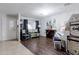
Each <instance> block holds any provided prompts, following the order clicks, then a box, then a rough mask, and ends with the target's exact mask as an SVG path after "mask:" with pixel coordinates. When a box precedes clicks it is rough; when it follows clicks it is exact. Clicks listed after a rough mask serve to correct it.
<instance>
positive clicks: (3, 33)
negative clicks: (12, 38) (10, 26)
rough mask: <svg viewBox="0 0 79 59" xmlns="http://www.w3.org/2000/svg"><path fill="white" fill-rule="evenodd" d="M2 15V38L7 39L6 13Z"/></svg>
mask: <svg viewBox="0 0 79 59" xmlns="http://www.w3.org/2000/svg"><path fill="white" fill-rule="evenodd" d="M1 17H2V19H1V20H2V40H7V23H6V21H7V20H6V14H1Z"/></svg>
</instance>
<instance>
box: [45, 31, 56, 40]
mask: <svg viewBox="0 0 79 59" xmlns="http://www.w3.org/2000/svg"><path fill="white" fill-rule="evenodd" d="M55 32H56V30H46V37H47V38H51V39H52V38H53V37H54V34H55Z"/></svg>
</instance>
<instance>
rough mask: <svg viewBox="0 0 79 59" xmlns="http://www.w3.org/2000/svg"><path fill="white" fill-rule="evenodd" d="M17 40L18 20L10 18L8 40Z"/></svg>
mask: <svg viewBox="0 0 79 59" xmlns="http://www.w3.org/2000/svg"><path fill="white" fill-rule="evenodd" d="M16 38H17V18H16V17H13V16H8V40H12V39H16Z"/></svg>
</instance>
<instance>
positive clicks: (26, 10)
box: [0, 3, 67, 18]
mask: <svg viewBox="0 0 79 59" xmlns="http://www.w3.org/2000/svg"><path fill="white" fill-rule="evenodd" d="M64 5H67V4H64V3H0V12H1V13H6V14H9V15H16V14H18V13H20V14H22V15H24V16H27V17H33V18H42V17H46V16H49V15H53V14H55V13H58V12H61V11H63V9H64V8H63V6H64Z"/></svg>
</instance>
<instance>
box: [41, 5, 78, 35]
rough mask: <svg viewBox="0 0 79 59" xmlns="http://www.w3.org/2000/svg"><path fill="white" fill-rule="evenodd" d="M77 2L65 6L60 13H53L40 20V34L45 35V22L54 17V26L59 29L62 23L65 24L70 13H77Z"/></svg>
mask: <svg viewBox="0 0 79 59" xmlns="http://www.w3.org/2000/svg"><path fill="white" fill-rule="evenodd" d="M78 5H79V4H74V5H71V6H68V7H65V10H64V11H63V12H61V13H58V14H55V15H53V16H49V17H46V18H44V19H41V20H40V25H41V36H46V33H45V30H46V23H47V22H48V21H49V20H53V19H56V28H57V30H59V29H60V28H61V26H62V25H64V24H66V23H67V22H68V20H69V18H70V17H71V15H72V14H79V6H78Z"/></svg>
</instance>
